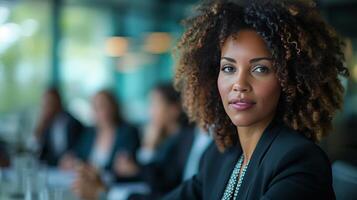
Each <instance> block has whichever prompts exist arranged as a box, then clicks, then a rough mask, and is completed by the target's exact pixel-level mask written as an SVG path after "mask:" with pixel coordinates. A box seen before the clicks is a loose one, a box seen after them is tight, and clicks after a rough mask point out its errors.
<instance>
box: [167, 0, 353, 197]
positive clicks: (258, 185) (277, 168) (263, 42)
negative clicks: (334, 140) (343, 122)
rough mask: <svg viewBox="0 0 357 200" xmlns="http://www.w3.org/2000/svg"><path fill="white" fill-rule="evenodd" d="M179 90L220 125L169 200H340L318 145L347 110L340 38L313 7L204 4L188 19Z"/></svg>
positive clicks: (197, 116) (282, 0) (199, 116)
mask: <svg viewBox="0 0 357 200" xmlns="http://www.w3.org/2000/svg"><path fill="white" fill-rule="evenodd" d="M185 25H186V27H187V29H186V30H185V32H184V34H183V36H182V38H181V40H180V42H179V44H178V55H179V56H180V57H179V61H178V62H177V63H178V66H177V71H176V76H175V77H176V82H175V83H176V84H177V87H178V88H179V89H180V91H181V92H182V94H183V96H184V99H183V103H184V106H185V108H186V109H187V112H188V114H189V116H190V117H191V118H192V119H193V120H196V121H197V122H198V123H200V124H202V125H203V126H204V127H205V128H208V127H214V139H215V143H216V145H212V146H211V147H210V148H209V149H208V150H207V152H206V153H205V155H204V158H203V162H202V165H201V168H200V171H199V173H198V174H196V175H195V176H193V177H192V178H191V179H190V180H188V181H185V182H184V183H183V184H182V185H181V186H180V187H178V188H177V189H176V190H174V191H173V192H172V193H170V194H169V195H168V196H166V197H165V198H163V199H170V200H175V199H190V200H194V199H212V200H216V199H223V200H232V199H233V200H234V199H274V200H281V199H289V200H292V199H296V200H300V199H304V200H305V199H306V200H307V199H309V200H310V199H311V200H313V199H324V200H329V199H336V197H335V193H334V190H333V187H332V173H331V163H330V161H329V159H328V157H327V155H326V154H325V152H324V151H323V150H322V149H321V148H320V147H319V146H318V145H317V144H316V143H317V142H319V141H320V139H321V138H322V137H324V136H326V135H328V133H329V132H330V131H331V129H332V119H333V117H334V116H335V114H336V111H337V110H339V109H341V107H342V105H343V93H344V88H343V86H342V84H341V82H340V79H339V76H348V74H349V73H348V70H347V68H346V67H345V66H344V55H343V53H342V50H341V46H342V41H341V40H340V39H339V38H338V37H337V34H336V32H335V31H334V30H333V29H332V28H331V27H330V26H329V25H327V24H326V23H325V21H324V20H323V19H322V17H321V15H320V13H319V12H318V10H317V8H316V7H315V4H314V2H313V1H309V0H301V1H300V0H294V1H290V0H279V1H271V0H257V1H240V0H237V1H228V0H227V1H226V0H210V1H204V2H202V3H201V4H200V6H199V7H198V9H197V13H195V15H194V16H193V17H192V18H190V19H188V20H187V21H186V24H185Z"/></svg>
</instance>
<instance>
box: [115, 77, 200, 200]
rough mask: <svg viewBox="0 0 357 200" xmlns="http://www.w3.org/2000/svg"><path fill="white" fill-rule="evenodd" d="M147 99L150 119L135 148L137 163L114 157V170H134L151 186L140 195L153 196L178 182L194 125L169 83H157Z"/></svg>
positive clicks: (180, 180)
mask: <svg viewBox="0 0 357 200" xmlns="http://www.w3.org/2000/svg"><path fill="white" fill-rule="evenodd" d="M150 100H151V101H150V107H149V110H150V111H149V115H150V116H149V117H150V121H149V123H148V125H147V128H146V132H145V135H144V139H143V145H142V147H141V148H140V150H139V151H138V161H139V164H140V165H133V164H132V163H131V162H130V160H126V159H122V158H119V159H117V160H116V161H117V162H116V173H117V174H121V173H130V172H132V171H136V172H137V173H139V174H140V175H141V177H142V179H143V181H144V182H145V183H147V184H148V185H149V187H150V190H151V193H150V195H148V196H145V197H144V196H141V197H140V198H147V199H157V198H158V197H160V196H162V195H163V194H166V193H167V192H168V191H170V190H172V189H174V188H175V187H177V186H178V185H179V184H180V183H181V182H182V179H183V171H184V168H185V164H186V161H187V158H188V156H189V152H190V147H191V145H192V142H193V139H194V127H193V126H190V125H188V121H187V117H186V115H185V114H184V113H183V111H182V106H181V98H180V94H179V93H178V92H177V91H175V89H174V87H173V86H172V84H171V83H161V84H158V85H157V86H156V87H155V88H154V89H153V90H152V91H151V93H150ZM140 198H139V197H132V199H140Z"/></svg>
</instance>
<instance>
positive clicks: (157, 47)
mask: <svg viewBox="0 0 357 200" xmlns="http://www.w3.org/2000/svg"><path fill="white" fill-rule="evenodd" d="M171 40H172V38H171V35H170V34H168V33H163V32H156V33H151V34H149V35H148V36H147V37H146V39H145V45H144V50H145V51H147V52H149V53H153V54H160V53H165V52H167V51H169V50H170V47H171Z"/></svg>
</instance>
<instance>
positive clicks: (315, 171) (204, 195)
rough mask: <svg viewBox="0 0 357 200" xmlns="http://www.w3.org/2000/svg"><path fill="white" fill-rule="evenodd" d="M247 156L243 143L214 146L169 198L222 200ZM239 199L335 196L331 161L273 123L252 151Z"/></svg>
mask: <svg viewBox="0 0 357 200" xmlns="http://www.w3.org/2000/svg"><path fill="white" fill-rule="evenodd" d="M241 154H242V149H241V146H240V144H239V142H238V143H237V145H236V146H234V147H231V148H229V149H227V150H226V151H225V152H224V153H223V154H222V153H220V152H219V151H218V150H217V148H216V146H215V145H213V146H211V147H210V148H209V149H208V151H207V152H206V153H205V155H204V160H203V162H202V166H201V169H200V172H199V173H198V174H197V175H196V176H194V177H193V178H192V179H191V180H188V181H186V182H185V183H184V184H182V185H181V186H180V187H179V188H177V189H176V190H174V191H173V192H171V193H170V194H169V195H167V196H166V197H164V199H190V200H191V199H204V200H219V199H221V198H222V196H223V193H224V190H225V187H226V185H227V182H228V180H229V178H230V175H231V173H232V171H233V168H234V165H235V164H236V162H237V160H238V158H239V156H240V155H241ZM237 199H239V200H242V199H248V200H255V199H261V200H268V199H271V200H280V199H281V200H286V199H289V200H294V199H296V200H302V199H303V200H308V199H313V200H320V199H321V200H329V199H335V194H334V191H333V188H332V175H331V166H330V162H329V160H328V158H327V156H326V155H325V153H324V152H323V151H322V150H321V149H320V148H319V147H318V146H317V145H316V144H315V143H313V142H312V141H310V140H309V139H307V138H306V137H305V136H303V135H302V134H299V133H297V132H295V131H293V130H291V129H289V128H287V127H286V126H284V125H283V124H282V123H278V122H274V123H271V124H270V125H269V126H268V127H267V128H266V130H265V131H264V133H263V135H262V137H261V139H260V140H259V142H258V144H257V147H256V149H255V151H254V153H253V155H252V158H251V160H250V163H249V167H248V169H247V171H246V174H245V176H244V180H243V183H242V185H241V188H240V190H239V194H238V198H237Z"/></svg>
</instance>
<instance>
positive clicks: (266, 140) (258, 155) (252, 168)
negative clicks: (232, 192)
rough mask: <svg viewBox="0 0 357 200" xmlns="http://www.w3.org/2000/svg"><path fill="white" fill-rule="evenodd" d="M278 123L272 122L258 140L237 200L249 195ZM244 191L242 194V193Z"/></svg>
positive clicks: (276, 131) (278, 127)
mask: <svg viewBox="0 0 357 200" xmlns="http://www.w3.org/2000/svg"><path fill="white" fill-rule="evenodd" d="M279 123H280V122H277V121H275V120H274V121H272V122H271V123H270V124H269V126H268V127H267V128H266V129H265V130H264V133H263V135H262V137H261V138H260V140H259V142H258V144H257V146H256V148H255V150H254V152H253V155H252V158H251V160H250V161H249V166H248V168H247V171H246V174H245V176H244V179H243V183H242V185H241V188H240V189H239V191H240V192H239V193H238V197H237V199H247V195H248V193H249V186H250V184H251V183H252V181H253V180H254V177H255V175H256V173H255V172H256V171H257V170H259V167H260V163H261V161H262V160H263V158H264V156H265V153H266V152H267V150H268V149H269V147H270V145H271V144H272V142H273V141H274V139H275V138H276V136H277V135H278V132H279V130H280V127H281V126H278V124H279ZM243 191H244V192H243Z"/></svg>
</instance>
